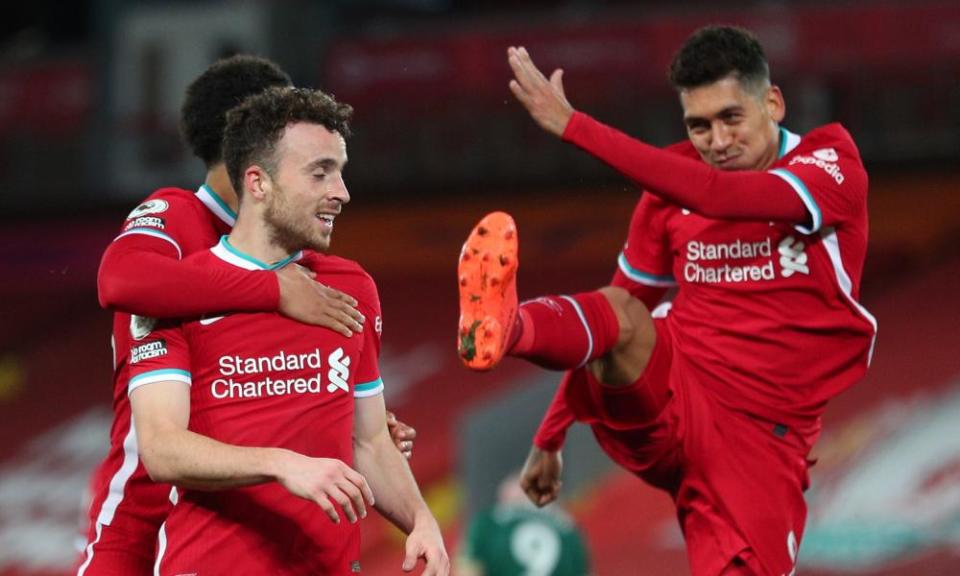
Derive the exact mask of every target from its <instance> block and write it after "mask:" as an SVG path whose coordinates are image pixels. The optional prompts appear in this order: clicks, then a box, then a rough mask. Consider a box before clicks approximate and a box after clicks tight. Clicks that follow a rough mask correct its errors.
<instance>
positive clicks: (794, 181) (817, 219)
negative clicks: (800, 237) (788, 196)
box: [770, 168, 823, 234]
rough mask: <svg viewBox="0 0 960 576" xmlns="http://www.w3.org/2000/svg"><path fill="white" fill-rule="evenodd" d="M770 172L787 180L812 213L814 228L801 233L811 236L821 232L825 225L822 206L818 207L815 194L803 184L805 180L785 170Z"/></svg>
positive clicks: (779, 169) (775, 169)
mask: <svg viewBox="0 0 960 576" xmlns="http://www.w3.org/2000/svg"><path fill="white" fill-rule="evenodd" d="M770 172H771V173H772V174H776V175H777V176H779V177H781V178H783V179H784V180H786V181H787V183H788V184H790V186H791V187H793V189H794V190H795V191H796V192H797V194H799V195H800V200H801V201H802V202H803V204H804V205H805V206H806V207H807V210H809V211H810V218H811V220H812V226H811V227H810V230H802V229H801V230H800V231H801V232H806V233H807V234H810V233H813V232H816V231H817V230H819V229H820V226H821V224H822V223H823V213H822V212H820V206H818V205H817V201H816V199H814V197H813V194H811V193H810V190H809V189H808V188H807V185H806V184H804V183H803V180H801V179H799V178H797V177H796V175H794V174H793V172H790V171H789V170H785V169H783V168H774V169H773V170H771V171H770Z"/></svg>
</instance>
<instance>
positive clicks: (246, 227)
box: [229, 213, 290, 265]
mask: <svg viewBox="0 0 960 576" xmlns="http://www.w3.org/2000/svg"><path fill="white" fill-rule="evenodd" d="M229 241H230V245H231V246H233V247H234V248H236V249H237V250H239V251H240V252H243V253H244V254H246V255H248V256H252V257H253V258H256V259H257V260H260V261H261V262H263V263H264V264H267V265H272V264H276V263H277V262H280V261H281V260H284V259H285V258H288V257H289V256H290V253H288V252H287V251H286V250H284V249H283V248H281V247H280V246H277V245H276V244H274V243H273V241H272V240H271V234H270V230H269V228H268V226H267V224H266V223H265V222H264V221H263V219H262V218H257V217H256V216H255V215H253V214H244V213H241V214H240V215H238V217H237V224H236V226H234V227H233V230H232V231H231V232H230V236H229Z"/></svg>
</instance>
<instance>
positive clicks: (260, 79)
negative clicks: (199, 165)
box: [180, 54, 293, 168]
mask: <svg viewBox="0 0 960 576" xmlns="http://www.w3.org/2000/svg"><path fill="white" fill-rule="evenodd" d="M292 84H293V82H292V81H291V80H290V76H288V75H287V73H286V72H284V71H283V70H282V69H280V67H279V66H277V64H275V63H274V62H272V61H270V60H267V59H266V58H261V57H259V56H251V55H249V54H239V55H236V56H231V57H229V58H223V59H220V60H218V61H216V62H214V63H213V64H212V65H211V66H210V67H209V68H207V69H206V71H204V72H203V74H201V75H200V76H198V77H197V78H196V79H195V80H194V81H193V82H191V83H190V86H188V87H187V95H186V98H185V99H184V101H183V107H182V108H181V109H180V134H181V136H182V137H183V140H184V142H185V143H186V144H187V146H188V147H189V148H190V150H191V151H192V152H193V155H194V156H196V157H197V158H199V159H201V160H203V163H204V164H205V165H206V166H207V168H210V167H211V166H213V165H215V164H217V163H219V162H220V161H221V160H222V159H223V149H222V142H223V130H224V128H226V125H227V112H228V111H229V110H230V109H231V108H233V107H234V106H237V105H238V104H240V103H241V102H243V101H244V99H246V98H247V97H248V96H251V95H253V94H259V93H260V92H263V91H264V90H266V89H267V88H271V87H273V86H291V85H292Z"/></svg>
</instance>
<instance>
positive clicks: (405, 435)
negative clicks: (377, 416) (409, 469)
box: [387, 410, 417, 460]
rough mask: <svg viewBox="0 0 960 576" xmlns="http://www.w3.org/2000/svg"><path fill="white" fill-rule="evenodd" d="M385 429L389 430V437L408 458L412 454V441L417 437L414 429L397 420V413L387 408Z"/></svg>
mask: <svg viewBox="0 0 960 576" xmlns="http://www.w3.org/2000/svg"><path fill="white" fill-rule="evenodd" d="M387 429H389V430H390V438H392V439H393V443H394V444H396V445H397V449H398V450H400V453H401V454H403V455H404V456H405V457H406V458H407V460H409V459H410V457H411V456H413V441H414V439H416V437H417V431H416V429H414V427H413V426H410V425H409V424H406V423H404V422H401V421H400V420H397V415H396V414H394V413H393V412H391V411H389V410H387Z"/></svg>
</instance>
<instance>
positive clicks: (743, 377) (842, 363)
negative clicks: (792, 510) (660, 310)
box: [619, 124, 876, 433]
mask: <svg viewBox="0 0 960 576" xmlns="http://www.w3.org/2000/svg"><path fill="white" fill-rule="evenodd" d="M780 140H781V149H780V155H779V158H778V160H777V161H776V162H775V163H774V165H773V166H772V167H771V168H770V170H769V172H770V173H771V174H774V175H776V176H778V177H780V178H782V179H783V180H784V181H786V182H787V183H788V184H789V185H790V186H791V187H792V188H793V189H794V190H795V191H796V193H797V194H798V195H799V197H800V199H801V200H802V201H803V203H804V205H805V206H806V208H807V211H808V213H809V221H808V223H807V224H808V225H805V226H791V225H789V224H783V223H773V222H755V221H731V220H715V219H710V218H706V217H703V216H700V215H698V214H696V213H692V212H691V211H689V210H687V209H685V208H684V207H682V206H677V205H675V204H671V203H669V202H666V201H664V200H662V199H660V198H658V197H657V196H654V195H653V194H649V193H647V194H644V195H643V197H642V198H641V200H640V202H639V204H638V205H637V208H636V209H635V211H634V214H633V218H632V221H631V224H630V230H629V234H628V239H627V243H626V245H625V246H624V249H623V252H622V253H621V254H620V257H619V268H620V271H621V272H622V273H623V274H624V275H626V276H627V277H628V278H630V279H631V280H633V281H635V282H639V283H642V284H646V285H650V286H660V287H663V286H671V285H678V286H679V289H678V291H677V295H676V297H675V299H674V301H673V306H672V309H671V310H670V313H669V315H668V316H667V321H668V322H669V323H671V324H672V325H673V328H674V330H673V333H674V334H675V335H676V339H677V342H676V345H677V350H678V351H679V352H680V354H678V355H677V356H675V358H674V361H684V362H688V363H689V364H690V367H691V370H693V371H694V373H695V374H696V375H697V377H698V380H699V381H700V382H701V383H702V384H703V385H704V386H705V387H707V388H708V389H709V390H711V391H712V392H714V394H715V396H716V398H717V399H718V400H719V401H720V402H721V403H723V404H725V405H726V406H728V407H729V408H731V409H733V410H738V411H742V412H746V413H749V414H752V415H754V416H758V417H761V418H765V419H768V420H771V421H773V422H777V423H783V424H786V425H789V426H791V427H795V428H797V429H798V431H808V432H810V433H813V432H815V431H816V430H817V429H818V426H819V416H820V415H821V413H822V411H823V409H824V405H825V403H826V402H827V400H828V399H830V398H832V397H833V396H835V395H837V394H838V393H839V392H841V391H842V390H844V389H845V388H847V387H848V386H850V385H851V384H853V383H854V382H856V381H857V380H858V379H860V378H861V377H862V376H863V374H864V372H865V370H866V368H867V366H868V364H869V362H870V359H871V356H872V354H873V344H874V339H875V336H876V320H875V319H874V318H873V316H871V315H870V313H869V312H868V311H867V310H866V309H865V308H864V307H863V306H862V305H860V304H859V303H858V301H857V299H858V296H859V292H860V276H861V273H862V271H863V264H864V258H865V256H866V249H867V175H866V172H865V170H864V168H863V163H862V161H861V160H860V155H859V152H858V150H857V148H856V145H855V144H854V142H853V140H852V139H851V137H850V135H849V134H848V133H847V131H846V130H845V129H844V128H843V127H841V126H840V125H839V124H830V125H827V126H823V127H821V128H818V129H815V130H813V131H811V132H809V133H808V134H806V135H805V136H803V137H802V138H801V137H800V136H798V135H796V134H792V133H790V132H788V131H786V130H783V129H781V138H780ZM672 149H673V150H674V151H675V152H677V153H679V154H682V155H685V156H687V157H690V158H694V159H697V160H699V159H700V156H699V155H698V153H697V152H696V150H695V149H694V147H693V145H692V144H690V143H689V142H684V143H681V144H678V145H675V146H674V147H672ZM678 359H682V360H678Z"/></svg>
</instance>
